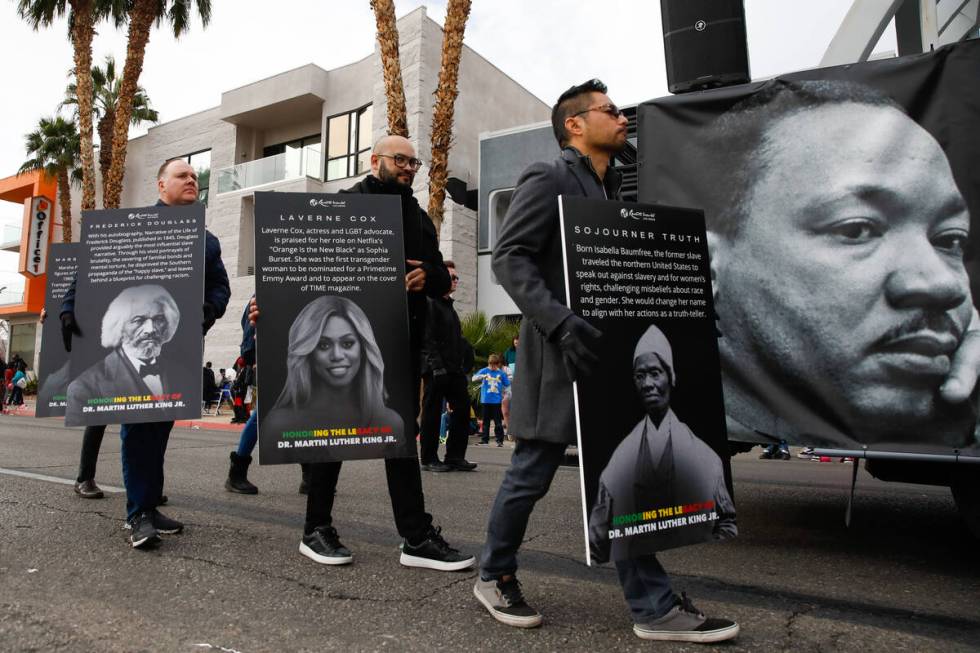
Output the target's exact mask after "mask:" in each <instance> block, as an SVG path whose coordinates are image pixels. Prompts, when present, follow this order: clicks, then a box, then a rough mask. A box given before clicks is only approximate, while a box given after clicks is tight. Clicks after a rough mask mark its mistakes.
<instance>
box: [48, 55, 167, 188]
mask: <svg viewBox="0 0 980 653" xmlns="http://www.w3.org/2000/svg"><path fill="white" fill-rule="evenodd" d="M70 74H71V75H74V74H75V71H71V72H70ZM121 82H122V80H120V79H119V78H118V77H116V60H115V59H114V58H113V57H112V55H106V58H105V69H102V68H100V67H99V66H92V83H93V84H94V90H93V98H94V103H93V105H92V110H93V112H94V116H93V117H94V118H95V119H96V120H98V122H97V123H96V127H95V130H96V132H98V134H99V143H100V147H99V171H100V172H101V173H102V197H103V199H105V194H106V183H107V181H108V179H109V166H110V165H111V163H112V126H113V123H114V122H115V120H116V107H117V106H118V105H119V87H120V85H121ZM61 106H62V107H65V106H72V107H75V115H76V116H78V86H77V84H76V83H75V82H74V81H72V82H69V84H68V87H67V88H66V89H65V100H64V101H63V102H62V103H61ZM159 119H160V116H159V114H158V113H157V111H156V110H155V109H154V108H153V107H151V106H150V98H149V96H148V95H147V94H146V90H145V89H144V88H143V87H142V86H137V87H136V95H134V96H133V116H132V118H131V119H130V124H131V125H132V126H133V127H137V126H139V125H140V124H141V123H143V122H157V121H158V120H159Z"/></svg>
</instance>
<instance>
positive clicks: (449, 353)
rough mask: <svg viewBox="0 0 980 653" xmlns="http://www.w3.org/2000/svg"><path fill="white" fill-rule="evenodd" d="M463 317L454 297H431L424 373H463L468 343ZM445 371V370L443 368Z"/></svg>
mask: <svg viewBox="0 0 980 653" xmlns="http://www.w3.org/2000/svg"><path fill="white" fill-rule="evenodd" d="M464 342H465V341H464V340H463V331H462V329H461V328H460V324H459V316H458V315H457V314H456V309H454V308H453V300H452V299H451V298H446V297H440V298H438V299H431V298H430V299H429V314H428V316H427V319H426V323H425V342H424V343H423V344H422V374H428V373H433V374H441V373H443V372H445V373H447V374H463V373H465V372H468V371H469V369H468V368H465V369H464V360H463V359H464V352H465V345H464ZM440 370H441V371H440Z"/></svg>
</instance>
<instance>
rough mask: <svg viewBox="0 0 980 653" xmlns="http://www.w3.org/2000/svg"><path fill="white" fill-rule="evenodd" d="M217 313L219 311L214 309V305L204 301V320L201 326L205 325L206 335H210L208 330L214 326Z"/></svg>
mask: <svg viewBox="0 0 980 653" xmlns="http://www.w3.org/2000/svg"><path fill="white" fill-rule="evenodd" d="M217 314H218V311H216V310H214V306H212V305H211V304H209V303H208V302H204V322H203V323H201V326H202V327H204V335H208V330H209V329H210V328H211V327H213V326H214V321H215V320H216V319H217Z"/></svg>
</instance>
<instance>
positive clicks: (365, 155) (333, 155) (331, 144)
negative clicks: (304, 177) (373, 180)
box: [327, 104, 374, 181]
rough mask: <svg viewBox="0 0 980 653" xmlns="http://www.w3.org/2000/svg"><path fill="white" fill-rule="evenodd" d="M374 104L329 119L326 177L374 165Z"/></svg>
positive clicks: (362, 170)
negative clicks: (372, 125)
mask: <svg viewBox="0 0 980 653" xmlns="http://www.w3.org/2000/svg"><path fill="white" fill-rule="evenodd" d="M373 114H374V111H373V109H372V107H371V105H370V104H369V105H367V106H366V107H362V108H360V109H357V110H356V111H351V112H349V113H342V114H340V115H337V116H333V117H332V118H330V119H329V120H327V181H330V180H332V179H343V178H344V177H354V176H356V175H359V174H362V173H365V172H367V171H368V170H370V169H371V119H372V116H373Z"/></svg>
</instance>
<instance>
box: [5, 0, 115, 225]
mask: <svg viewBox="0 0 980 653" xmlns="http://www.w3.org/2000/svg"><path fill="white" fill-rule="evenodd" d="M111 1H112V0H18V2H17V11H18V13H19V14H20V16H21V18H23V19H24V20H26V21H27V22H28V23H29V24H30V25H31V27H33V28H34V29H35V30H37V29H38V28H40V27H48V26H50V25H51V24H52V23H53V22H54V21H55V19H56V18H61V17H62V16H64V15H65V14H66V13H68V32H69V35H70V37H71V43H72V48H73V50H74V61H75V70H84V71H88V70H89V69H90V68H91V67H92V38H93V37H94V35H95V25H96V23H97V22H98V21H99V20H100V19H101V18H103V17H104V16H105V13H106V11H107V6H108V4H109V3H110V2H111ZM117 1H118V0H117ZM77 95H78V103H79V117H78V135H79V139H80V147H81V171H82V209H83V210H87V209H94V208H95V155H94V151H93V146H92V77H91V76H90V75H88V74H83V75H80V76H79V77H78V90H77ZM70 229H71V226H70V223H69V231H70Z"/></svg>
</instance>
